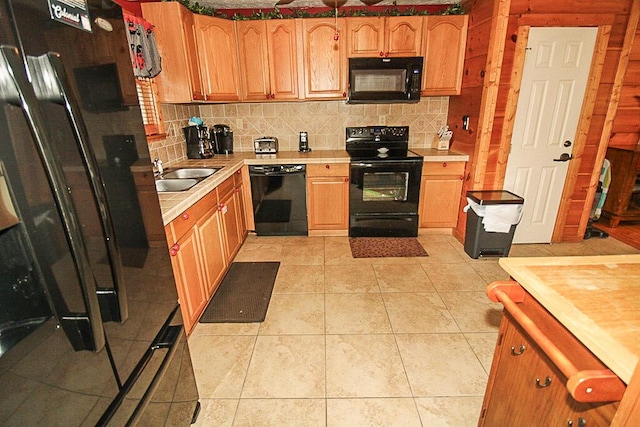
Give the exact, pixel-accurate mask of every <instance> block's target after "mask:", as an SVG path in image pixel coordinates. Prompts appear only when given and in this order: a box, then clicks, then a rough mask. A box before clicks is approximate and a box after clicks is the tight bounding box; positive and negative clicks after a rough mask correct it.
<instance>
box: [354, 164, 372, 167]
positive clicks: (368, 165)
mask: <svg viewBox="0 0 640 427" xmlns="http://www.w3.org/2000/svg"><path fill="white" fill-rule="evenodd" d="M352 165H353V166H357V167H359V168H372V167H373V163H353V164H352Z"/></svg>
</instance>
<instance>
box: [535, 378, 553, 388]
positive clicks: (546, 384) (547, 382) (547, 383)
mask: <svg viewBox="0 0 640 427" xmlns="http://www.w3.org/2000/svg"><path fill="white" fill-rule="evenodd" d="M550 385H551V377H547V378H545V379H544V382H543V383H541V382H540V378H536V387H538V388H545V387H549V386H550Z"/></svg>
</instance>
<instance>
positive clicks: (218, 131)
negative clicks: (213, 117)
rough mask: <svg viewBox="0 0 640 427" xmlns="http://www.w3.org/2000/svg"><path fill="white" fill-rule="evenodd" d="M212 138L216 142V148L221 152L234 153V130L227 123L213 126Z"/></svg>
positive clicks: (217, 151) (216, 150)
mask: <svg viewBox="0 0 640 427" xmlns="http://www.w3.org/2000/svg"><path fill="white" fill-rule="evenodd" d="M212 132H213V136H212V138H211V139H212V140H213V142H214V144H215V147H214V150H215V152H216V153H219V154H232V153H233V131H232V130H231V128H230V127H229V126H227V125H214V126H213V130H212Z"/></svg>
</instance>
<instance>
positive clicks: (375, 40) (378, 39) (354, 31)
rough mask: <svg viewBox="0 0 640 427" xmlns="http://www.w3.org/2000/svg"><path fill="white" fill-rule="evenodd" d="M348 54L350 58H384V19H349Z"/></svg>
mask: <svg viewBox="0 0 640 427" xmlns="http://www.w3.org/2000/svg"><path fill="white" fill-rule="evenodd" d="M347 54H348V56H349V57H350V58H355V57H373V56H383V55H384V18H381V17H377V18H376V17H354V18H348V19H347Z"/></svg>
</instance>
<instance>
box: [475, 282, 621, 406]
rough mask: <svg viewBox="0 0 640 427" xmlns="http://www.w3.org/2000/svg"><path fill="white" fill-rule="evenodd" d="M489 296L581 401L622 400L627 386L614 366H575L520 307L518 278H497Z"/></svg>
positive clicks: (520, 295)
mask: <svg viewBox="0 0 640 427" xmlns="http://www.w3.org/2000/svg"><path fill="white" fill-rule="evenodd" d="M486 293H487V295H488V296H489V299H491V301H494V302H500V303H502V305H503V306H504V308H505V310H507V311H508V312H509V314H511V315H512V316H513V318H514V319H515V320H516V322H518V324H519V325H520V326H521V327H522V329H524V330H525V332H527V334H529V336H530V337H531V338H532V339H533V340H534V341H535V342H536V343H537V344H538V346H539V347H540V349H541V350H542V351H543V352H544V353H545V354H546V355H547V357H548V358H549V359H551V361H552V362H553V363H554V364H555V365H556V366H557V367H558V369H560V371H561V372H562V373H563V374H564V376H566V377H567V378H568V380H567V384H566V385H565V387H566V388H567V390H568V391H569V393H571V396H573V398H574V399H575V400H576V401H578V402H616V401H619V400H621V399H622V395H623V394H624V392H625V390H626V385H625V384H624V382H622V380H620V378H618V376H617V375H616V374H614V373H613V372H612V371H611V370H610V369H598V370H582V371H579V370H578V368H576V367H575V366H574V364H573V363H571V361H570V360H569V358H567V356H566V355H565V354H564V353H562V351H560V349H559V348H558V347H556V345H555V344H554V343H553V341H551V340H550V339H549V338H548V337H547V336H546V335H545V334H544V333H543V332H542V331H541V330H540V329H539V328H538V327H537V326H536V324H535V323H534V322H533V320H531V319H530V318H529V317H528V316H527V315H526V314H525V313H524V312H523V311H522V310H520V308H519V307H518V306H517V304H516V302H522V301H524V296H525V290H524V289H523V288H522V287H521V286H520V285H519V284H518V283H516V282H514V281H509V280H507V281H496V282H492V283H490V284H489V286H487V290H486Z"/></svg>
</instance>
